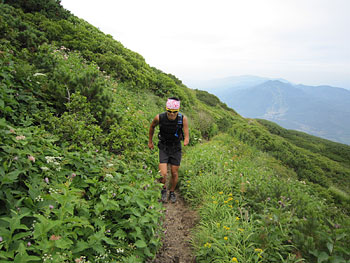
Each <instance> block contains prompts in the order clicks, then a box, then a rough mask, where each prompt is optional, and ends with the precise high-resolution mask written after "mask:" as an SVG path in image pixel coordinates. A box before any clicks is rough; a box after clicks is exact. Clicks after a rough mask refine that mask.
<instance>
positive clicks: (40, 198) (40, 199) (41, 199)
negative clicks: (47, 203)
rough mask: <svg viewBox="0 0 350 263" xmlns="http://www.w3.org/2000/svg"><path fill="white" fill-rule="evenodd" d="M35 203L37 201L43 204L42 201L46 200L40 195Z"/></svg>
mask: <svg viewBox="0 0 350 263" xmlns="http://www.w3.org/2000/svg"><path fill="white" fill-rule="evenodd" d="M35 201H37V202H42V201H44V199H43V198H42V197H41V195H38V196H37V197H36V198H35Z"/></svg>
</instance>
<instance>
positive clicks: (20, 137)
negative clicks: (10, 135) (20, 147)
mask: <svg viewBox="0 0 350 263" xmlns="http://www.w3.org/2000/svg"><path fill="white" fill-rule="evenodd" d="M25 138H26V136H24V135H19V136H16V140H17V141H20V140H24V139H25Z"/></svg>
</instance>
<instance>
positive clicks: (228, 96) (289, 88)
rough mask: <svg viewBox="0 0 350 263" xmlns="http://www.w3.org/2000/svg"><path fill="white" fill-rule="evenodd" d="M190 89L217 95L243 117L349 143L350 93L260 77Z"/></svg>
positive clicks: (199, 85)
mask: <svg viewBox="0 0 350 263" xmlns="http://www.w3.org/2000/svg"><path fill="white" fill-rule="evenodd" d="M190 87H191V88H197V89H201V90H206V91H208V92H210V93H212V94H214V95H216V96H217V97H219V98H220V100H222V101H223V102H225V103H226V104H227V105H228V106H229V107H231V108H233V109H234V110H236V111H237V112H238V113H239V114H240V115H242V116H244V117H247V118H261V119H266V120H270V121H273V122H275V123H277V124H279V125H281V126H282V127H284V128H287V129H293V130H298V131H303V132H306V133H309V134H312V135H315V136H318V137H322V138H325V139H329V140H332V141H336V142H340V143H344V144H350V90H346V89H343V88H336V87H331V86H306V85H301V84H298V85H295V84H292V83H290V82H288V81H286V80H283V79H267V78H262V77H257V76H240V77H229V78H224V79H216V80H212V81H206V82H202V83H200V82H197V83H191V84H190Z"/></svg>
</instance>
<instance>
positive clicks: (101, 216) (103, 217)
mask: <svg viewBox="0 0 350 263" xmlns="http://www.w3.org/2000/svg"><path fill="white" fill-rule="evenodd" d="M105 218H106V217H105V216H104V215H100V216H99V217H98V219H100V220H104V219H105Z"/></svg>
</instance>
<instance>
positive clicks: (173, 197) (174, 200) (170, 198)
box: [169, 192, 176, 203]
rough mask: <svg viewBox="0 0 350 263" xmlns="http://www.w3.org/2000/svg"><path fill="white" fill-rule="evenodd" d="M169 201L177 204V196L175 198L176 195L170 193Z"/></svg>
mask: <svg viewBox="0 0 350 263" xmlns="http://www.w3.org/2000/svg"><path fill="white" fill-rule="evenodd" d="M169 200H170V201H171V202H172V203H175V202H176V196H175V193H174V192H170V195H169Z"/></svg>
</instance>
